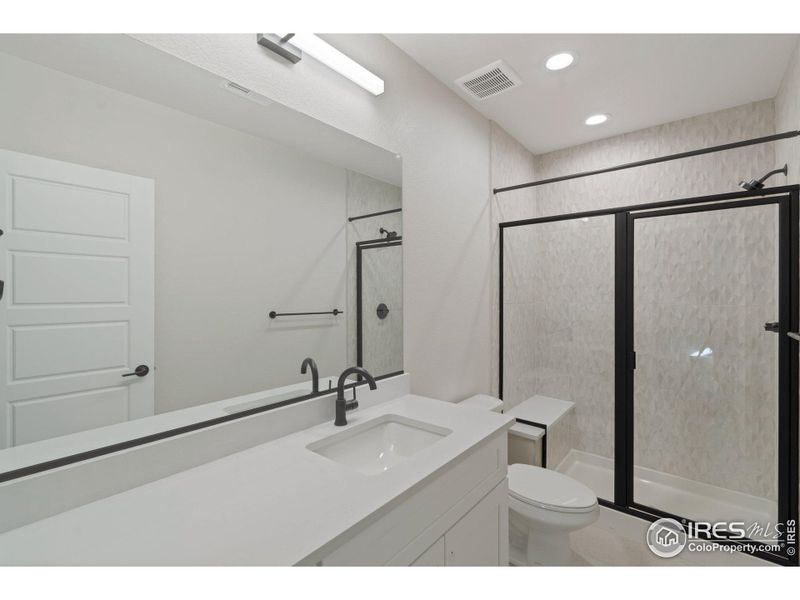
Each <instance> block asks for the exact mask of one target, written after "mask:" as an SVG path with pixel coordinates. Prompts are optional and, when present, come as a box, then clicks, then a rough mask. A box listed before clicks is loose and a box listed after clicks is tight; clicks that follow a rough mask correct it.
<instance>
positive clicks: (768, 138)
mask: <svg viewBox="0 0 800 600" xmlns="http://www.w3.org/2000/svg"><path fill="white" fill-rule="evenodd" d="M798 136H800V131H785V132H783V133H775V134H772V135H765V136H762V137H757V138H751V139H749V140H742V141H740V142H731V143H729V144H720V145H719V146H709V147H708V148H700V149H698V150H687V151H686V152H678V153H677V154H667V155H665V156H657V157H655V158H647V159H645V160H637V161H635V162H629V163H624V164H621V165H615V166H613V167H606V168H604V169H596V170H594V171H582V172H580V173H572V174H571V175H560V176H559V177H550V178H549V179H539V180H538V181H529V182H527V183H518V184H516V185H508V186H505V187H500V188H494V190H492V191H493V192H494V194H495V195H496V194H502V193H504V192H513V191H514V190H522V189H525V188H530V187H537V186H540V185H547V184H548V183H558V182H559V181H568V180H570V179H580V178H581V177H590V176H592V175H602V174H603V173H613V172H614V171H623V170H625V169H633V168H635V167H645V166H647V165H655V164H658V163H662V162H668V161H671V160H678V159H681V158H690V157H692V156H700V155H701V154H711V153H713V152H721V151H723V150H734V149H736V148H744V147H745V146H754V145H756V144H764V143H767V142H777V141H778V140H786V139H789V138H793V137H798Z"/></svg>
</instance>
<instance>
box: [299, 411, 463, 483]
mask: <svg viewBox="0 0 800 600" xmlns="http://www.w3.org/2000/svg"><path fill="white" fill-rule="evenodd" d="M450 433H452V431H451V430H450V429H446V428H444V427H438V426H436V425H431V424H430V423H423V422H422V421H416V420H414V419H409V418H408V417H401V416H400V415H383V416H380V417H378V418H376V419H372V420H371V421H367V422H366V423H363V424H360V425H356V426H354V427H353V428H352V429H349V430H347V431H343V432H342V433H337V434H334V435H332V436H329V437H327V438H325V439H322V440H319V441H318V442H314V443H313V444H309V445H308V446H307V448H308V449H309V450H311V451H312V452H315V453H317V454H319V455H320V456H324V457H325V458H328V459H330V460H332V461H335V462H337V463H340V464H342V465H346V466H348V467H350V468H351V469H354V470H356V471H358V472H359V473H363V474H364V475H379V474H381V473H384V472H385V471H388V470H389V469H391V468H392V467H394V466H395V465H397V464H399V463H401V462H403V461H404V460H406V459H407V458H409V457H411V456H413V455H415V454H416V453H417V452H419V451H420V450H422V449H424V448H427V447H428V446H430V445H431V444H434V443H436V442H437V441H439V440H441V439H442V438H443V437H445V436H447V435H449V434H450Z"/></svg>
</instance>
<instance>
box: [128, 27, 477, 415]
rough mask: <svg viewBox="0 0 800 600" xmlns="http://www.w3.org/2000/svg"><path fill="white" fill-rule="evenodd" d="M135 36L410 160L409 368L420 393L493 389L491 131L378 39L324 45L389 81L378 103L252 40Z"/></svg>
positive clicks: (348, 38) (335, 39)
mask: <svg viewBox="0 0 800 600" xmlns="http://www.w3.org/2000/svg"><path fill="white" fill-rule="evenodd" d="M136 38H137V39H139V40H140V41H142V42H144V43H147V44H150V45H152V46H154V47H156V48H159V49H161V50H163V51H165V52H169V53H171V54H173V55H175V56H177V57H179V58H182V59H184V60H187V61H189V62H191V63H194V64H196V65H198V66H200V67H202V68H205V69H207V70H209V71H211V72H213V73H216V74H219V75H220V76H222V77H227V78H229V79H232V80H234V81H236V82H238V83H240V84H242V85H245V86H247V87H249V88H251V89H253V90H255V91H257V92H259V93H261V94H264V95H265V96H267V97H269V98H272V99H274V100H276V101H278V102H281V103H283V104H286V105H289V106H291V107H293V108H295V109H297V110H299V111H301V112H304V113H307V114H309V115H311V116H313V117H315V118H318V119H320V120H322V121H324V122H326V123H328V124H330V125H333V126H335V127H337V128H339V129H342V130H344V131H346V132H348V133H351V134H353V135H355V136H357V137H360V138H363V139H365V140H367V141H369V142H372V143H374V144H377V145H379V146H382V147H385V148H389V149H391V150H394V151H397V152H399V153H401V154H402V156H403V186H402V187H403V237H404V245H403V251H404V256H403V262H404V302H403V305H404V306H403V308H404V320H405V327H404V344H403V348H404V366H405V369H406V370H407V371H409V372H410V373H411V375H412V387H413V391H414V392H416V393H421V394H427V395H430V396H433V397H435V398H441V399H443V400H454V399H458V398H462V397H464V396H467V395H470V394H473V393H477V392H487V391H489V389H490V366H489V365H490V360H491V358H490V335H491V334H490V330H491V319H492V305H491V300H490V285H491V284H490V281H491V264H490V255H491V242H490V216H489V212H490V210H489V123H488V121H487V120H486V119H485V118H483V117H482V116H480V115H479V114H478V113H477V112H476V111H475V110H473V109H472V108H471V107H469V106H468V105H467V104H466V103H465V102H463V101H462V100H461V99H460V98H458V97H457V96H456V95H455V94H454V93H453V92H452V91H450V90H449V89H447V88H446V87H445V86H444V85H442V84H441V83H440V82H438V81H437V80H436V79H434V78H433V76H431V75H430V74H429V73H428V72H427V71H425V70H424V69H422V68H421V67H420V66H419V65H418V64H417V63H415V62H414V61H413V60H411V58H409V57H408V56H407V55H406V54H405V53H403V52H402V51H401V50H400V49H399V48H397V47H396V46H395V45H393V44H392V43H391V42H389V40H387V39H386V38H385V37H383V36H381V35H377V34H368V35H362V34H358V35H356V34H336V35H326V36H325V38H326V39H327V40H328V41H329V42H330V43H332V44H333V45H335V46H336V47H337V48H339V49H340V50H341V51H343V52H345V53H346V54H348V55H349V56H351V57H352V58H353V59H355V60H357V61H358V62H360V63H361V64H363V65H364V66H365V67H367V68H368V69H370V70H372V71H374V72H375V73H377V74H378V75H380V76H381V77H383V78H384V79H385V81H386V92H385V93H384V94H383V95H382V96H379V97H374V96H372V95H371V94H369V93H367V92H365V91H364V90H362V89H361V88H359V87H357V86H356V85H354V84H352V83H351V82H350V81H348V80H346V79H344V78H343V77H341V76H340V75H338V74H337V73H335V72H333V71H331V70H330V69H328V68H327V67H324V66H323V65H321V64H319V63H317V62H316V61H314V60H313V59H311V58H307V59H304V60H302V61H301V62H300V63H298V64H297V65H290V64H288V63H286V62H283V61H280V60H278V59H276V58H274V57H273V56H272V55H271V54H270V53H269V52H267V51H266V50H264V49H263V48H261V47H260V46H258V45H257V44H256V41H255V35H254V34H224V35H213V34H207V35H170V34H156V35H137V36H136Z"/></svg>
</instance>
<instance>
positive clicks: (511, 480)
mask: <svg viewBox="0 0 800 600" xmlns="http://www.w3.org/2000/svg"><path fill="white" fill-rule="evenodd" d="M508 492H509V495H510V496H511V497H512V498H515V499H516V500H519V501H520V502H523V503H524V504H527V505H530V506H535V507H538V508H541V509H544V510H549V511H554V512H562V513H589V512H593V511H594V510H596V508H597V496H595V494H594V492H592V490H590V489H589V488H588V487H586V486H585V485H583V484H582V483H579V482H577V481H575V480H574V479H571V478H570V477H567V476H566V475H562V474H561V473H557V472H556V471H550V470H548V469H543V468H541V467H534V466H532V465H523V464H514V465H511V466H510V467H508Z"/></svg>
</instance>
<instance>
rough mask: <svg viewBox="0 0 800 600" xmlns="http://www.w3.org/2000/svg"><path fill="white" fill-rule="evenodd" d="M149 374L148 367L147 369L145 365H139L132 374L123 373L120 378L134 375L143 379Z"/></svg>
mask: <svg viewBox="0 0 800 600" xmlns="http://www.w3.org/2000/svg"><path fill="white" fill-rule="evenodd" d="M149 372H150V367H148V366H147V365H139V366H138V367H136V368H135V369H134V370H133V372H131V373H124V374H123V375H122V376H123V377H133V376H134V375H136V376H137V377H144V376H145V375H147V374H148V373H149Z"/></svg>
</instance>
